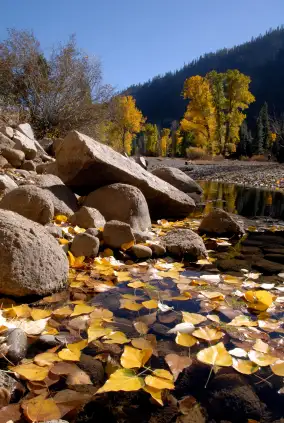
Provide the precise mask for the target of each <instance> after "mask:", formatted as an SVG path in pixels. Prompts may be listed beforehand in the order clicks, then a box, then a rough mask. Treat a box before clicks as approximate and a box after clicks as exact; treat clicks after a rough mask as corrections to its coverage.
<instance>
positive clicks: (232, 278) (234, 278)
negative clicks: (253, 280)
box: [222, 275, 243, 285]
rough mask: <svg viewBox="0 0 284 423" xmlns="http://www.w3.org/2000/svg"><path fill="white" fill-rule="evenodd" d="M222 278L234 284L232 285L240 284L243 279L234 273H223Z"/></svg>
mask: <svg viewBox="0 0 284 423" xmlns="http://www.w3.org/2000/svg"><path fill="white" fill-rule="evenodd" d="M222 278H223V280H224V281H225V282H226V283H228V284H232V285H239V284H241V283H242V281H243V278H238V277H237V276H232V275H223V276H222Z"/></svg>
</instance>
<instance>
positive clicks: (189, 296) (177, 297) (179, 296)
mask: <svg viewBox="0 0 284 423" xmlns="http://www.w3.org/2000/svg"><path fill="white" fill-rule="evenodd" d="M184 294H187V295H178V296H176V297H172V298H171V299H172V300H175V301H187V300H188V299H189V298H191V294H190V293H189V292H187V293H184Z"/></svg>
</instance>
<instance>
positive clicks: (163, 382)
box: [145, 369, 175, 389]
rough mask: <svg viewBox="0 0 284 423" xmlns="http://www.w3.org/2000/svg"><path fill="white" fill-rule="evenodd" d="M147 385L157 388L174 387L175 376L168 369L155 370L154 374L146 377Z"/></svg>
mask: <svg viewBox="0 0 284 423" xmlns="http://www.w3.org/2000/svg"><path fill="white" fill-rule="evenodd" d="M145 383H146V385H148V386H150V387H151V388H156V389H174V388H175V385H174V384H173V376H172V375H171V373H170V372H168V371H167V370H160V369H158V370H154V371H153V375H148V376H146V377H145Z"/></svg>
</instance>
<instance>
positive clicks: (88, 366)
mask: <svg viewBox="0 0 284 423" xmlns="http://www.w3.org/2000/svg"><path fill="white" fill-rule="evenodd" d="M79 367H80V368H81V369H83V370H84V371H85V372H86V373H87V374H88V375H89V376H90V377H91V379H92V382H93V383H94V384H95V385H99V384H101V383H102V382H103V380H104V367H103V365H102V363H101V362H100V361H99V360H96V359H95V358H94V357H91V356H89V355H87V354H83V353H82V354H81V357H80V362H79Z"/></svg>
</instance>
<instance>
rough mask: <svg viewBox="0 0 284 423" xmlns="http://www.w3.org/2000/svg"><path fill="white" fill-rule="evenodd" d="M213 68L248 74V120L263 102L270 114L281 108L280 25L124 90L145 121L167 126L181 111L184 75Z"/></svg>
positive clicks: (283, 54) (283, 63)
mask: <svg viewBox="0 0 284 423" xmlns="http://www.w3.org/2000/svg"><path fill="white" fill-rule="evenodd" d="M189 54H190V52H189ZM213 69H215V70H216V71H218V72H225V71H226V70H228V69H238V70H240V71H241V72H243V73H244V74H246V75H249V76H250V77H251V80H252V83H251V92H252V93H253V95H254V96H255V98H256V102H255V103H254V104H252V105H251V107H250V108H249V110H248V113H247V114H248V121H249V122H250V121H251V122H252V121H254V118H255V117H256V116H257V114H258V113H259V110H260V108H261V106H262V105H263V103H264V102H265V101H266V102H267V103H268V107H269V110H270V113H273V114H274V113H276V114H280V113H282V112H283V111H284V72H283V70H284V27H283V26H281V27H279V28H277V29H275V30H270V31H268V32H267V33H266V34H265V35H262V36H259V37H257V38H253V39H252V40H251V41H249V42H247V43H245V44H242V45H239V46H236V47H233V48H231V49H222V50H219V51H217V52H216V53H210V54H205V55H204V56H202V57H200V58H199V59H197V60H194V61H193V62H191V63H189V64H187V65H185V66H184V67H183V68H182V69H180V70H178V71H176V72H168V73H167V74H165V75H163V76H160V75H158V76H156V77H154V78H153V79H152V80H151V81H149V82H146V83H145V84H139V85H133V86H131V87H129V88H128V90H127V91H126V92H127V93H128V94H131V95H133V96H134V97H135V99H136V103H137V106H138V108H139V109H141V111H142V113H143V115H144V116H147V119H148V122H152V123H156V124H158V125H159V126H161V127H164V126H168V125H170V123H171V122H172V121H173V120H180V118H181V117H182V115H183V114H184V112H185V109H186V101H185V100H184V99H183V97H182V96H181V92H182V89H183V84H184V81H185V80H186V78H188V77H190V76H193V75H202V76H204V75H205V74H206V73H207V72H209V71H211V70H213Z"/></svg>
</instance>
